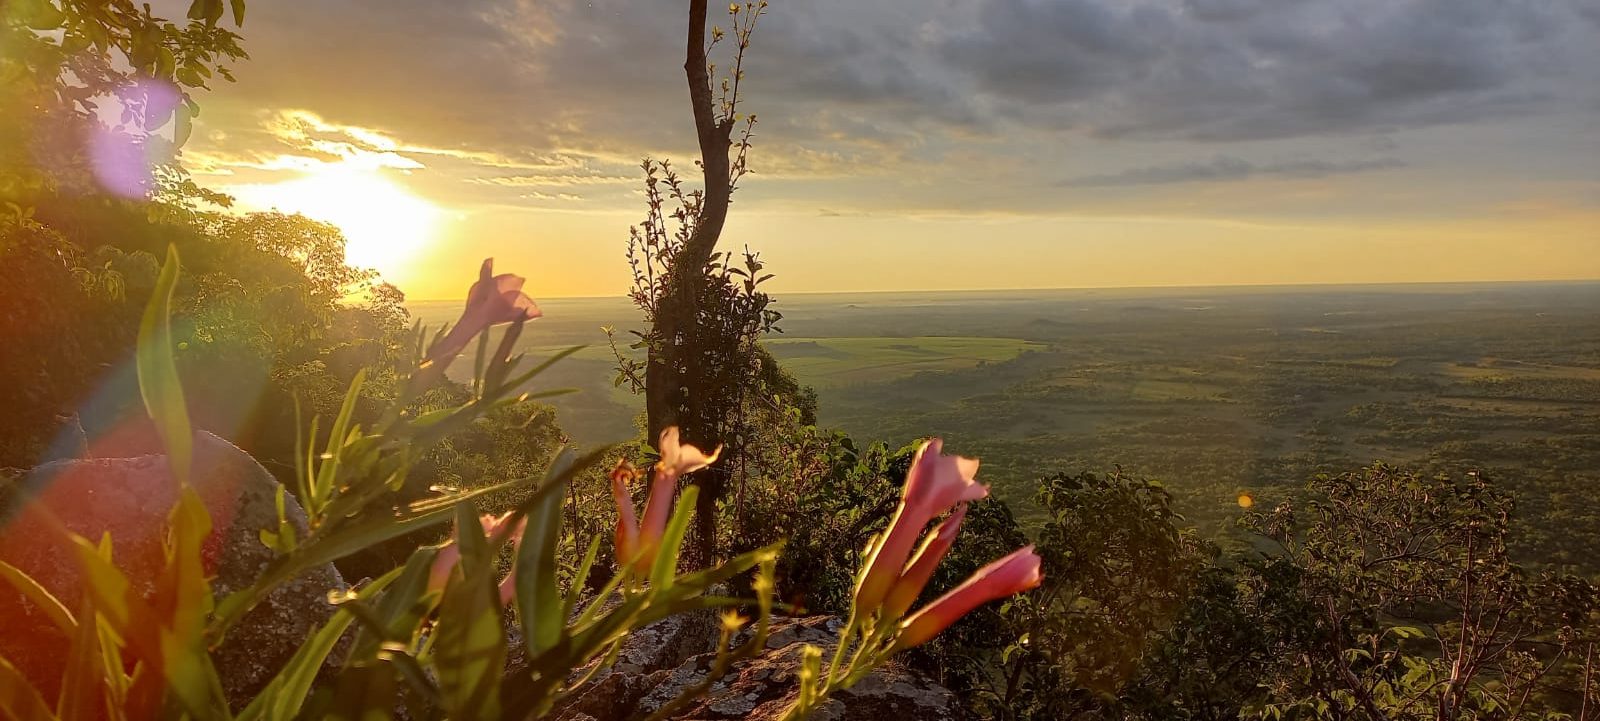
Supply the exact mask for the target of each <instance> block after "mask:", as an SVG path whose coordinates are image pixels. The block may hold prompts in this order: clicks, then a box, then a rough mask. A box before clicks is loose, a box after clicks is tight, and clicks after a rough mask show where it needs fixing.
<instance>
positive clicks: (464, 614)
mask: <svg viewBox="0 0 1600 721" xmlns="http://www.w3.org/2000/svg"><path fill="white" fill-rule="evenodd" d="M456 542H457V543H459V544H460V545H461V563H460V565H459V566H458V568H459V569H460V570H459V575H458V576H455V577H452V579H451V581H450V584H449V585H448V586H446V587H445V591H444V600H443V601H441V602H440V605H439V623H438V626H436V627H435V629H434V633H435V634H436V635H437V637H438V638H437V641H436V642H435V644H434V664H433V667H434V670H435V671H436V672H437V673H438V675H439V689H440V691H441V692H442V693H443V695H444V699H445V710H446V711H447V712H448V713H449V715H450V718H452V719H461V720H463V721H465V720H471V719H491V718H497V717H499V715H500V708H499V706H500V677H501V676H502V675H503V674H504V673H505V659H506V647H505V630H504V628H502V626H501V621H500V617H501V609H500V599H499V597H498V596H499V591H498V590H497V589H496V588H495V581H494V557H493V556H492V555H491V554H490V551H489V544H488V543H487V542H486V540H485V539H484V537H483V526H482V525H480V524H479V522H478V516H477V510H476V509H475V508H473V507H472V505H471V504H461V505H459V506H456Z"/></svg>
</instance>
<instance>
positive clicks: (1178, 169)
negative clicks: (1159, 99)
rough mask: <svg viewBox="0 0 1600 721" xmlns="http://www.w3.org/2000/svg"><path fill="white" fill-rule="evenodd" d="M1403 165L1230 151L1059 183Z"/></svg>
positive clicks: (1326, 172) (1154, 181)
mask: <svg viewBox="0 0 1600 721" xmlns="http://www.w3.org/2000/svg"><path fill="white" fill-rule="evenodd" d="M1402 167H1405V163H1404V162H1402V161H1400V160H1397V159H1394V158H1374V159H1370V160H1348V161H1339V160H1285V161H1273V162H1267V163H1253V162H1250V161H1248V160H1243V159H1240V158H1236V157H1233V156H1230V155H1218V156H1216V157H1214V158H1211V159H1210V160H1203V161H1195V162H1188V163H1175V164H1170V165H1150V166H1145V167H1141V168H1131V169H1128V170H1122V171H1118V172H1115V173H1103V174H1096V175H1084V176H1080V177H1076V178H1069V179H1067V180H1064V181H1061V182H1060V183H1059V185H1062V186H1066V187H1077V188H1104V187H1116V186H1125V185H1166V184H1171V183H1193V182H1215V181H1230V180H1246V179H1249V178H1258V177H1271V178H1323V177H1327V176H1330V175H1344V174H1348V173H1365V172H1370V171H1374V170H1388V169H1391V168H1402Z"/></svg>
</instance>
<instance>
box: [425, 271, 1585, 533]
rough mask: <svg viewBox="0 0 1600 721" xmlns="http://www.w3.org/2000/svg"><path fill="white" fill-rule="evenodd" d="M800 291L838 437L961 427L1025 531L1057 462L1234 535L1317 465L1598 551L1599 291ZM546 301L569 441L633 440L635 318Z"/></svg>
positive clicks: (948, 432) (618, 302)
mask: <svg viewBox="0 0 1600 721" xmlns="http://www.w3.org/2000/svg"><path fill="white" fill-rule="evenodd" d="M780 301H781V307H782V310H783V313H784V318H783V322H782V329H783V331H784V333H783V334H776V335H773V336H771V337H770V338H769V339H768V340H767V341H766V342H767V344H768V348H770V349H771V351H772V353H773V355H775V356H776V357H777V358H778V359H779V360H780V361H782V363H783V365H784V366H785V367H786V368H788V369H789V370H790V371H791V372H792V373H794V375H795V376H796V378H798V379H799V380H800V382H802V383H804V384H807V385H810V386H812V387H814V388H816V390H817V392H818V399H819V402H820V409H819V418H820V420H821V421H822V423H823V424H825V425H827V426H831V427H834V428H839V429H841V430H844V431H846V432H847V433H849V434H851V435H852V436H853V437H854V438H856V439H857V440H858V441H862V442H871V441H878V440H881V441H885V442H888V443H890V444H894V445H899V444H904V443H907V442H911V441H914V440H916V439H917V438H919V437H923V436H927V435H940V436H943V437H944V438H945V439H946V440H947V442H948V444H949V447H950V448H951V450H952V451H954V452H959V453H963V454H967V455H974V456H980V457H982V459H983V461H984V463H983V468H984V471H983V478H984V480H985V481H986V482H989V483H991V484H992V486H993V489H994V494H995V495H996V496H997V497H1000V498H1003V499H1005V500H1006V501H1008V502H1010V503H1011V504H1012V505H1013V507H1014V508H1015V509H1016V510H1017V512H1018V514H1019V515H1020V516H1021V517H1022V518H1023V519H1024V520H1027V519H1029V518H1030V517H1031V515H1032V513H1033V511H1032V509H1031V505H1030V496H1031V494H1032V489H1033V485H1034V481H1035V480H1036V479H1037V478H1038V477H1039V476H1041V475H1043V474H1046V473H1051V472H1056V471H1079V470H1098V471H1106V470H1110V469H1114V468H1121V469H1123V470H1124V471H1125V472H1128V473H1133V474H1137V475H1144V476H1150V477H1155V478H1159V479H1161V480H1162V481H1164V482H1166V484H1167V485H1168V487H1169V488H1171V489H1172V491H1173V494H1174V496H1175V497H1176V498H1177V499H1178V503H1179V505H1180V507H1181V509H1182V510H1183V512H1184V513H1185V514H1187V515H1188V517H1189V519H1190V520H1191V521H1193V522H1195V523H1197V524H1199V525H1201V526H1204V527H1207V528H1209V529H1212V530H1216V529H1221V528H1226V527H1228V526H1229V519H1230V518H1232V517H1233V516H1236V515H1237V514H1238V507H1237V504H1236V499H1237V497H1238V494H1239V493H1240V492H1243V491H1249V492H1250V493H1252V494H1253V495H1254V496H1255V497H1256V499H1257V501H1258V502H1259V503H1263V504H1270V503H1275V502H1276V501H1278V500H1282V499H1284V498H1287V497H1290V496H1291V495H1292V494H1293V493H1294V492H1295V489H1296V488H1299V487H1300V486H1301V485H1302V484H1303V483H1304V481H1305V479H1306V478H1307V477H1309V476H1310V475H1312V474H1315V473H1319V472H1330V473H1331V472H1339V471H1344V470H1349V469H1353V468H1357V467H1360V466H1362V465H1364V464H1367V463H1370V462H1372V461H1373V460H1376V459H1384V460H1388V461H1394V462H1399V463H1404V464H1408V465H1413V466H1416V467H1420V468H1424V469H1428V470H1432V471H1438V472H1444V473H1453V474H1460V473H1464V472H1466V471H1468V470H1480V471H1482V472H1483V473H1485V474H1487V475H1488V476H1489V477H1490V478H1492V479H1494V480H1495V481H1496V482H1497V483H1502V484H1505V485H1506V486H1509V487H1512V488H1514V489H1516V490H1517V492H1518V495H1519V500H1520V507H1521V508H1522V509H1523V515H1522V517H1523V518H1524V523H1525V524H1526V526H1525V529H1526V530H1528V531H1529V532H1528V533H1527V534H1526V535H1525V538H1526V539H1528V540H1526V541H1524V542H1523V546H1522V551H1523V552H1524V553H1526V554H1527V557H1529V558H1534V559H1538V560H1542V561H1550V562H1556V563H1578V564H1587V563H1590V562H1592V559H1593V557H1594V553H1593V552H1594V549H1596V548H1600V511H1597V510H1596V508H1597V506H1596V504H1594V503H1593V499H1594V498H1595V496H1596V494H1597V493H1600V284H1501V285H1460V286H1404V287H1395V288H1388V287H1384V288H1353V289H1338V288H1289V289H1193V288H1191V289H1170V290H1160V289H1156V290H1150V289H1145V290H1105V291H1099V290H1084V291H1050V292H1043V291H1041V292H1015V293H945V294H909V293H908V294H856V295H816V296H795V297H785V298H781V299H780ZM543 305H544V310H545V317H544V318H541V319H540V320H538V321H537V322H536V323H534V324H531V325H530V326H529V328H528V330H527V331H526V332H525V333H524V335H523V338H524V344H525V347H524V350H525V351H527V352H529V353H530V354H531V355H534V356H545V355H548V354H550V353H552V352H555V351H556V350H559V349H562V348H566V347H570V346H572V345H577V344H588V345H589V346H590V347H588V348H587V349H586V350H584V351H583V352H581V353H579V354H577V355H575V356H573V357H572V358H570V359H568V360H567V361H565V362H563V363H560V364H558V365H557V366H556V367H555V368H553V369H552V370H551V371H550V373H549V375H548V376H547V377H545V378H543V379H541V385H542V386H543V387H547V388H548V387H575V388H579V389H581V390H582V391H583V392H582V393H579V394H574V395H570V396H563V397H561V398H558V399H556V402H555V405H556V406H557V408H558V412H559V415H558V419H559V422H560V423H561V425H562V427H563V428H564V429H565V430H566V431H567V432H568V433H569V434H571V436H572V437H573V438H574V439H575V440H577V441H579V442H580V443H590V442H598V441H609V440H620V439H623V438H628V437H632V436H633V435H635V434H636V433H637V432H638V431H637V429H636V426H635V419H636V418H637V416H638V415H639V409H640V408H641V406H642V403H641V401H640V399H639V398H637V397H636V396H633V395H632V394H631V393H629V392H628V391H627V390H626V389H621V388H616V387H614V386H613V385H612V379H613V377H614V375H615V371H614V365H615V363H614V360H613V358H612V355H611V349H610V347H609V346H608V345H607V343H606V338H605V335H604V334H603V333H601V332H600V328H601V326H605V325H613V326H617V327H619V328H626V327H628V325H629V324H630V322H635V319H636V318H637V317H638V315H637V311H635V310H634V309H632V308H631V307H629V306H628V304H627V302H626V301H625V300H622V299H608V300H600V299H590V300H559V299H558V300H553V301H549V302H547V303H544V304H543ZM458 309H459V304H458V303H450V304H435V305H431V306H427V307H422V308H414V311H415V312H417V314H418V315H419V316H420V317H423V318H424V319H425V320H427V321H428V322H438V321H441V320H445V319H448V318H450V317H452V316H453V315H454V314H455V313H456V312H458ZM908 328H914V329H916V331H917V335H915V336H910V337H907V336H906V335H905V329H908ZM623 337H624V338H628V337H631V336H623ZM471 367H472V365H471V364H470V363H462V364H458V365H457V366H456V369H457V370H459V371H461V372H470V369H471ZM1556 529H1559V532H1556Z"/></svg>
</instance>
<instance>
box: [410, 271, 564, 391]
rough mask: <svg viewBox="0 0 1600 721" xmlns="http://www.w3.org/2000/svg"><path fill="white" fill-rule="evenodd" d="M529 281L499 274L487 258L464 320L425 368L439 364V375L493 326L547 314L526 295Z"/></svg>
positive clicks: (433, 352)
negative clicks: (524, 289)
mask: <svg viewBox="0 0 1600 721" xmlns="http://www.w3.org/2000/svg"><path fill="white" fill-rule="evenodd" d="M525 282H527V279H526V278H523V277H522V276H520V275H512V274H510V273H503V274H501V275H495V274H494V258H485V259H484V260H483V266H482V267H481V268H480V269H479V270H478V282H476V283H473V284H472V289H471V290H469V291H468V292H467V307H466V308H465V309H463V310H462V311H461V318H460V319H459V320H457V321H456V324H455V326H453V327H451V328H450V332H448V333H446V334H445V336H444V338H443V339H441V340H440V341H439V342H438V343H436V344H435V345H434V346H433V348H430V349H429V350H428V358H427V360H426V361H425V363H424V365H425V366H430V367H431V366H435V365H436V366H438V369H439V370H437V371H435V372H437V373H442V372H443V371H444V367H445V366H448V365H450V362H451V361H454V360H455V359H456V356H459V355H461V352H462V351H463V350H466V348H467V344H468V343H471V342H472V339H473V338H476V337H477V336H478V334H479V333H482V332H484V331H486V330H488V329H489V327H490V326H494V325H499V324H501V323H514V322H516V321H519V320H533V319H534V318H538V317H540V316H541V315H543V313H542V312H540V310H539V305H538V304H537V303H534V302H533V299H532V298H530V297H528V294H527V293H524V292H522V285H523V283H525Z"/></svg>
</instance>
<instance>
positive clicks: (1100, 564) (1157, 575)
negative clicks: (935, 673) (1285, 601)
mask: <svg viewBox="0 0 1600 721" xmlns="http://www.w3.org/2000/svg"><path fill="white" fill-rule="evenodd" d="M1035 501H1036V503H1037V504H1038V505H1039V507H1040V508H1042V509H1044V510H1045V512H1046V513H1047V514H1048V516H1047V519H1048V520H1047V521H1046V522H1045V523H1044V525H1043V526H1042V527H1041V528H1040V529H1039V530H1038V532H1037V536H1036V538H1037V541H1038V552H1039V554H1040V556H1041V557H1042V558H1043V559H1044V565H1045V581H1044V583H1043V585H1041V586H1040V588H1039V590H1038V591H1037V592H1035V593H1031V594H1028V595H1025V596H1020V597H1018V598H1016V599H1014V600H1013V601H1011V602H1009V603H1007V604H1005V605H1004V606H1002V607H1001V610H1000V611H999V613H998V614H997V615H995V616H992V617H990V618H988V619H986V622H985V623H984V624H983V625H982V626H979V627H969V628H967V629H965V630H963V629H960V628H958V629H957V633H956V634H954V635H951V636H949V637H947V638H946V639H944V641H943V643H944V644H946V646H945V648H943V649H942V654H941V656H939V657H936V658H935V660H936V661H937V662H939V663H941V665H943V666H945V667H946V669H947V672H948V673H949V674H950V675H949V677H948V682H949V683H951V685H952V686H955V687H957V688H961V689H963V690H964V692H965V693H966V696H967V701H968V703H969V705H971V706H972V707H974V710H975V711H976V712H977V713H979V714H980V715H983V716H985V717H994V718H1063V719H1064V718H1077V717H1086V716H1093V715H1095V714H1098V713H1101V712H1103V711H1104V710H1105V709H1106V708H1108V705H1109V704H1110V703H1111V702H1112V700H1114V699H1115V698H1117V696H1118V695H1119V694H1120V693H1122V692H1123V690H1124V689H1125V688H1126V687H1127V686H1128V684H1129V683H1130V681H1132V680H1133V678H1134V677H1135V675H1136V674H1137V672H1138V671H1139V669H1140V668H1141V666H1142V664H1143V663H1144V660H1145V658H1146V656H1147V654H1148V653H1149V652H1150V650H1151V649H1152V648H1154V647H1155V646H1156V645H1157V644H1158V643H1159V641H1160V639H1161V638H1162V637H1163V636H1164V635H1165V634H1166V633H1167V630H1168V628H1169V627H1170V625H1171V624H1172V622H1173V619H1174V617H1175V616H1176V615H1177V614H1178V613H1180V612H1181V610H1182V608H1183V607H1184V605H1185V603H1187V602H1188V600H1189V594H1190V590H1191V588H1192V584H1193V581H1192V579H1193V578H1194V577H1195V576H1196V574H1197V573H1199V571H1200V569H1201V568H1202V566H1203V565H1204V563H1205V561H1206V560H1207V552H1206V549H1205V547H1204V545H1203V544H1202V543H1200V542H1199V541H1198V540H1197V539H1196V537H1195V534H1194V532H1193V530H1192V529H1185V528H1183V526H1184V524H1183V518H1182V517H1181V516H1179V515H1178V514H1177V513H1176V512H1175V511H1173V510H1172V507H1171V497H1170V496H1169V494H1168V493H1167V491H1166V489H1165V488H1163V487H1162V486H1161V485H1160V484H1158V483H1154V482H1151V481H1146V480H1140V479H1136V478H1131V477H1128V476H1124V475H1122V474H1121V473H1115V474H1111V475H1108V476H1097V475H1095V474H1092V473H1083V474H1078V475H1072V474H1055V475H1052V476H1048V477H1045V478H1043V479H1041V480H1040V482H1039V490H1038V492H1037V496H1036V499H1035ZM997 639H999V640H1000V643H996V640H997Z"/></svg>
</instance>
